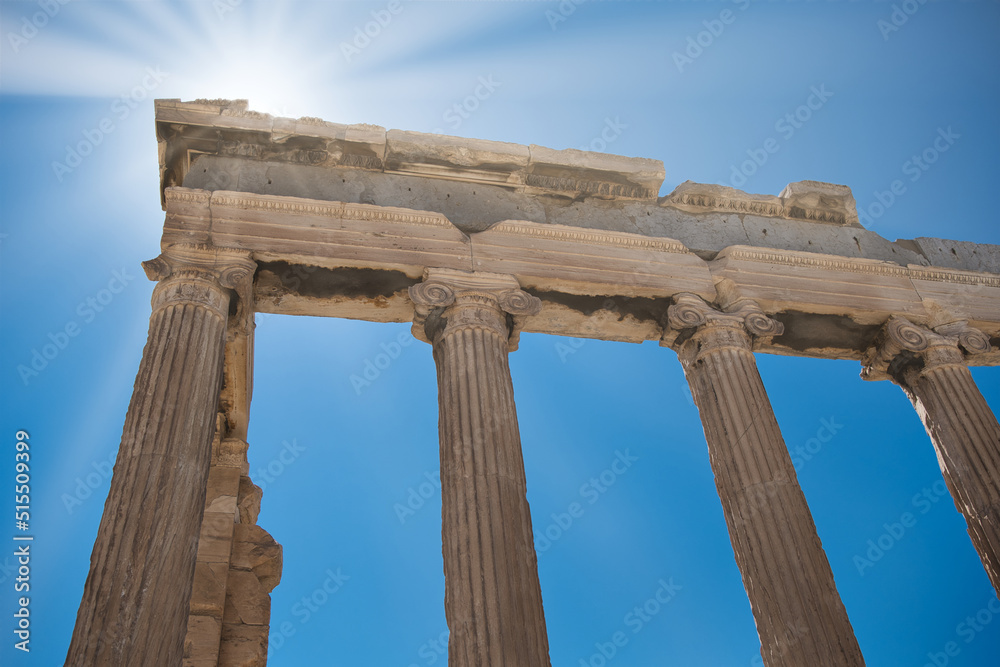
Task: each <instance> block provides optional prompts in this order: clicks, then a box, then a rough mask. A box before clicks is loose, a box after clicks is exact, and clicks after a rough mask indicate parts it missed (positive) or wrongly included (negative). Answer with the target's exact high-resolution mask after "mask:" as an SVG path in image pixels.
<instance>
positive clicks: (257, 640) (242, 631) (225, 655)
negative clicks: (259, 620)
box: [218, 623, 267, 667]
mask: <svg viewBox="0 0 1000 667" xmlns="http://www.w3.org/2000/svg"><path fill="white" fill-rule="evenodd" d="M266 663H267V626H266V625H232V624H228V623H227V624H225V625H223V626H222V644H221V646H220V649H219V665H218V667H264V665H265V664H266Z"/></svg>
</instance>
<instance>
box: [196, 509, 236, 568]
mask: <svg viewBox="0 0 1000 667" xmlns="http://www.w3.org/2000/svg"><path fill="white" fill-rule="evenodd" d="M233 525H234V522H233V515H232V514H225V513H219V512H205V518H204V519H203V520H202V522H201V534H200V536H199V537H198V560H199V561H202V562H207V563H222V562H225V563H228V562H229V553H230V551H231V548H232V541H233Z"/></svg>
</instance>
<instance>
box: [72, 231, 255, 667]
mask: <svg viewBox="0 0 1000 667" xmlns="http://www.w3.org/2000/svg"><path fill="white" fill-rule="evenodd" d="M143 268H144V269H145V270H146V275H147V276H149V278H150V279H153V280H159V281H160V282H159V284H158V285H157V286H156V288H155V289H154V290H153V299H152V306H153V313H152V316H151V317H150V320H149V337H148V339H147V341H146V347H145V349H144V350H143V355H142V361H141V362H140V364H139V372H138V374H137V376H136V380H135V389H134V390H133V393H132V400H131V402H130V403H129V407H128V413H127V414H126V417H125V428H124V430H123V433H122V441H121V446H120V448H119V450H118V458H117V461H116V462H115V468H114V475H113V477H112V479H111V489H110V491H109V494H108V499H107V502H106V503H105V505H104V515H103V516H102V518H101V524H100V527H99V528H98V533H97V541H96V542H95V544H94V551H93V553H92V555H91V558H90V572H89V573H88V575H87V582H86V585H85V587H84V591H83V600H82V601H81V603H80V610H79V612H78V614H77V619H76V627H75V628H74V630H73V639H72V641H71V643H70V647H69V652H68V655H67V657H66V664H67V665H73V666H79V667H84V666H86V667H90V666H92V665H102V666H105V665H107V666H111V667H118V666H121V667H131V666H132V665H150V666H152V665H157V666H159V665H164V666H170V667H176V666H177V665H180V664H181V658H182V654H183V643H184V635H185V632H186V630H187V618H188V612H189V609H188V605H189V600H190V596H191V587H192V581H193V578H194V572H195V554H196V551H197V547H198V534H199V530H200V528H201V521H202V514H203V511H204V506H205V493H206V491H205V489H206V484H207V479H208V470H209V462H210V457H211V444H212V437H213V433H214V429H215V417H216V412H217V408H218V402H219V390H220V384H221V379H222V362H223V348H224V345H225V341H226V320H227V317H228V316H229V303H230V290H231V289H234V288H240V289H245V288H246V287H247V286H248V285H249V281H250V278H251V276H252V274H253V271H254V268H255V264H254V262H253V261H251V260H250V258H249V254H248V253H246V252H243V251H238V250H230V249H224V248H213V247H207V246H193V245H176V246H171V247H169V248H167V249H166V250H165V251H164V252H163V254H161V255H160V256H159V257H157V258H156V259H153V260H150V261H149V262H145V263H144V264H143Z"/></svg>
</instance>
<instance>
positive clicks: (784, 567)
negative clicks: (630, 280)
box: [668, 294, 864, 667]
mask: <svg viewBox="0 0 1000 667" xmlns="http://www.w3.org/2000/svg"><path fill="white" fill-rule="evenodd" d="M668 324H669V326H670V327H671V328H672V329H673V330H675V331H678V332H679V335H677V337H676V339H675V340H674V341H673V344H674V346H675V348H676V349H677V353H678V357H679V358H680V361H681V363H682V364H683V366H684V373H685V375H686V376H687V379H688V382H689V383H690V385H691V394H692V396H693V397H694V401H695V403H696V404H697V405H698V410H699V412H700V414H701V421H702V424H703V425H704V428H705V439H706V440H707V441H708V451H709V456H710V459H711V463H712V470H713V472H714V473H715V483H716V486H717V488H718V490H719V498H720V499H721V500H722V508H723V512H724V514H725V517H726V523H727V524H728V526H729V536H730V540H731V541H732V545H733V551H734V552H735V555H736V563H737V565H738V566H739V568H740V573H741V574H742V576H743V585H744V586H745V587H746V591H747V595H748V596H749V598H750V607H751V609H752V610H753V615H754V619H755V620H756V622H757V632H758V634H759V635H760V642H761V655H762V656H763V658H764V664H766V665H767V667H779V666H780V667H803V666H805V665H809V666H810V667H813V666H816V667H819V666H824V665H829V666H831V667H834V666H836V667H845V666H855V665H863V664H864V658H863V657H862V655H861V650H860V648H859V647H858V643H857V640H856V639H855V637H854V631H853V629H852V628H851V623H850V620H848V617H847V612H846V610H845V609H844V604H843V602H841V599H840V595H839V593H838V592H837V587H836V584H835V583H834V580H833V572H832V571H831V569H830V564H829V562H828V561H827V558H826V553H825V552H824V551H823V546H822V544H821V543H820V539H819V536H818V535H817V534H816V526H815V524H814V523H813V519H812V514H811V513H810V512H809V506H808V505H807V504H806V499H805V496H804V495H803V494H802V489H801V488H800V487H799V483H798V479H797V478H796V475H795V469H794V467H793V466H792V460H791V457H790V456H789V454H788V449H787V448H786V447H785V442H784V439H783V438H782V436H781V430H780V429H779V427H778V422H777V420H776V419H775V416H774V411H773V410H772V408H771V403H770V401H769V400H768V397H767V392H766V391H765V389H764V383H763V382H762V381H761V378H760V374H759V373H758V371H757V364H756V361H755V359H754V355H753V351H752V342H753V337H769V336H774V335H778V334H780V333H781V332H782V330H783V326H782V325H781V324H780V323H779V322H776V321H774V320H772V319H770V318H769V317H767V316H766V315H765V314H764V313H763V312H761V310H760V309H759V308H758V307H757V306H756V305H755V304H753V303H751V302H747V301H743V302H739V303H737V304H734V306H733V307H731V308H729V309H727V311H726V312H723V311H720V310H716V309H714V308H712V307H710V306H709V305H708V304H706V303H705V302H704V301H703V300H702V299H701V298H700V297H698V296H695V295H693V294H682V295H678V296H677V297H675V303H674V305H672V306H670V308H669V309H668Z"/></svg>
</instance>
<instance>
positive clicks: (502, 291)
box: [409, 269, 542, 351]
mask: <svg viewBox="0 0 1000 667" xmlns="http://www.w3.org/2000/svg"><path fill="white" fill-rule="evenodd" d="M409 295H410V299H411V300H412V301H413V304H414V318H413V335H414V336H415V337H416V338H419V339H420V340H422V341H424V342H427V343H436V342H437V341H438V340H440V339H441V337H442V336H444V335H447V334H448V333H450V332H453V331H455V330H458V329H462V328H466V327H477V328H485V329H492V330H494V331H495V332H496V333H497V334H498V335H500V336H502V337H506V338H507V340H508V346H509V349H510V350H511V351H513V350H515V349H517V339H518V335H519V333H520V330H521V328H522V327H521V325H520V323H519V319H520V318H522V317H523V316H525V315H535V314H537V313H538V312H539V310H541V307H542V302H541V300H539V299H538V297H535V296H532V295H530V294H528V293H527V292H525V291H523V290H522V289H521V287H520V285H519V284H518V282H517V280H516V279H515V278H514V277H513V276H509V275H504V274H498V273H485V272H475V273H473V272H465V271H454V270H451V269H428V270H427V271H425V272H424V281H423V282H421V283H419V284H417V285H413V286H412V287H410V288H409ZM508 315H510V316H512V317H513V320H514V323H513V326H510V325H509V324H508V322H507V319H508V318H507V316H508Z"/></svg>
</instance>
